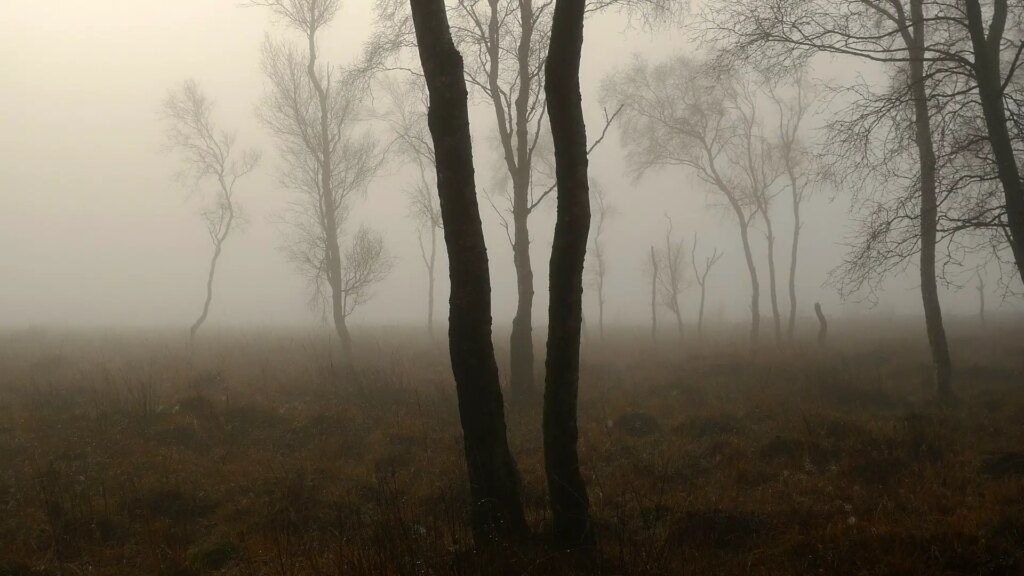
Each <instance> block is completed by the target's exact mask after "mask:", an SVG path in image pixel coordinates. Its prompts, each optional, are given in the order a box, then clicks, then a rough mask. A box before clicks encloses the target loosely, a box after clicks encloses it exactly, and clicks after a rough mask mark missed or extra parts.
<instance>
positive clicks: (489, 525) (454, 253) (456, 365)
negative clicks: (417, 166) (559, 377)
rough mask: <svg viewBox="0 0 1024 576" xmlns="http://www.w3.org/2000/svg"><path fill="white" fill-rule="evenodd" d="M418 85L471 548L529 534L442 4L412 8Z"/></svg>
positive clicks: (460, 92)
mask: <svg viewBox="0 0 1024 576" xmlns="http://www.w3.org/2000/svg"><path fill="white" fill-rule="evenodd" d="M410 5H411V7H412V15H413V24H414V26H415V28H416V40H417V46H418V50H419V56H420V62H421V64H422V67H423V74H424V78H425V80H426V83H427V89H428V92H429V94H430V105H429V112H428V116H427V119H428V125H429V128H430V133H431V136H432V139H433V142H434V151H435V155H436V159H437V161H436V164H437V191H438V197H439V199H440V204H441V217H442V220H443V222H444V238H445V245H446V247H447V250H448V262H449V275H450V279H451V299H450V301H449V304H450V309H449V327H448V340H449V349H450V354H451V362H452V371H453V373H454V376H455V384H456V392H457V395H458V399H459V416H460V420H461V423H462V430H463V445H464V449H465V455H466V465H467V470H468V472H469V485H470V494H471V496H472V499H473V511H472V522H473V530H474V536H475V538H476V539H477V543H478V544H480V543H483V542H486V541H488V540H490V539H492V538H494V537H497V538H502V539H513V540H515V539H521V538H524V537H525V536H526V534H527V532H528V529H527V526H526V520H525V517H524V515H523V508H522V503H521V501H520V495H519V477H518V472H517V469H516V464H515V461H514V460H513V458H512V453H511V451H510V450H509V446H508V438H507V436H506V426H505V408H504V403H503V400H502V394H501V388H500V386H499V381H498V366H497V363H496V362H495V359H494V345H493V343H492V341H491V285H490V274H489V272H488V266H487V247H486V245H485V243H484V235H483V227H482V225H481V221H480V209H479V205H478V203H477V196H476V182H475V175H474V171H473V161H472V159H473V148H472V141H471V139H470V131H469V109H468V103H467V98H468V92H467V89H466V80H465V76H464V73H463V61H462V55H461V54H459V51H458V50H457V49H456V48H455V44H454V43H453V42H452V37H451V30H450V28H449V26H448V17H447V14H446V12H445V4H444V1H443V0H410Z"/></svg>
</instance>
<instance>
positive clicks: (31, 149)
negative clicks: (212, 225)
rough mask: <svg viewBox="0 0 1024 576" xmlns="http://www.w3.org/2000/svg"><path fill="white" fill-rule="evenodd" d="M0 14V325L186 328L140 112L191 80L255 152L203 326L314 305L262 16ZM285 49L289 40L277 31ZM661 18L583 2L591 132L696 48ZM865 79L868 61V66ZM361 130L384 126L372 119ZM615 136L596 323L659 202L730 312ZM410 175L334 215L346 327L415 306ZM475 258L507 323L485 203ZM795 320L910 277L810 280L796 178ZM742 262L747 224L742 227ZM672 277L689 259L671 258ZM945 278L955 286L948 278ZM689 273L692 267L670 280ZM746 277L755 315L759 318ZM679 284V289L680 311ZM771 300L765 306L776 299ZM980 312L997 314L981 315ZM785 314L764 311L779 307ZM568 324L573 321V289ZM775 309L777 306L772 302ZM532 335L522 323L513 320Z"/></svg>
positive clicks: (270, 23)
mask: <svg viewBox="0 0 1024 576" xmlns="http://www.w3.org/2000/svg"><path fill="white" fill-rule="evenodd" d="M371 9H372V6H371V3H370V2H367V1H356V0H353V1H351V2H348V3H346V5H345V6H344V8H343V9H342V13H341V17H340V18H339V19H338V20H337V21H336V22H334V23H333V24H332V25H331V26H330V27H329V28H328V29H327V31H326V32H325V33H324V35H323V38H324V40H323V41H322V42H321V54H322V57H323V58H324V59H326V60H327V61H329V62H330V63H331V64H333V65H346V64H352V63H354V62H355V61H356V60H357V59H358V58H359V57H360V55H361V53H362V49H363V48H362V47H363V44H364V42H365V41H366V39H367V38H368V36H369V34H370V30H371V26H372V15H371ZM3 12H4V14H3V16H2V18H0V78H2V80H0V82H2V90H0V134H2V136H0V158H2V161H0V325H3V326H35V325H39V326H84V325H153V324H156V325H170V326H177V325H181V326H184V325H187V324H188V323H189V322H191V321H192V319H193V318H194V316H195V314H196V313H197V311H198V309H199V307H200V306H201V304H202V300H203V297H204V292H203V289H204V279H205V274H206V270H207V267H208V265H209V253H210V250H211V247H210V243H209V239H208V238H207V234H206V231H205V228H204V225H203V222H202V220H201V219H200V218H199V216H198V214H199V210H200V209H201V207H202V201H201V197H202V190H194V191H193V190H190V189H189V187H187V186H183V185H182V183H181V182H180V181H178V180H176V179H175V178H174V175H175V173H176V171H177V170H178V168H179V162H178V159H177V157H176V156H175V155H174V154H173V153H170V152H168V151H167V150H165V148H164V146H163V143H164V136H163V135H164V123H163V119H162V117H161V110H160V105H161V102H162V100H163V99H164V98H165V96H166V94H167V92H168V90H170V89H172V88H174V87H177V86H180V84H181V83H182V82H183V81H184V80H186V79H189V78H191V79H194V80H196V81H197V82H198V83H199V85H200V86H201V87H202V88H203V89H204V90H205V91H206V93H207V94H208V95H209V96H211V97H212V98H213V100H214V101H215V107H214V118H215V119H216V121H217V122H218V124H219V125H220V126H222V127H224V128H231V129H233V130H234V131H236V132H237V136H238V141H239V144H240V145H242V146H250V145H251V146H256V147H258V148H260V149H261V150H262V152H263V160H262V162H261V164H260V165H259V166H258V168H257V170H256V172H255V173H254V174H253V175H252V176H251V177H249V178H247V179H246V180H245V181H243V182H241V183H240V184H239V193H238V201H239V204H240V205H241V207H242V209H243V212H244V215H245V226H244V227H243V228H242V229H241V230H240V231H239V232H236V233H235V234H233V235H232V237H231V238H230V239H229V240H228V241H227V244H226V246H225V249H224V255H223V258H222V261H221V264H220V268H219V270H218V274H217V278H216V294H215V297H214V304H213V307H212V309H211V315H210V320H209V324H210V325H211V326H217V325H219V326H231V325H278V324H288V325H292V324H295V325H307V324H315V323H319V322H321V321H322V320H323V316H322V314H321V312H320V310H319V309H317V308H315V307H311V306H310V305H309V290H308V286H307V285H306V283H305V281H304V279H303V277H302V276H301V275H300V274H298V273H297V272H296V270H295V268H294V266H293V265H292V264H290V263H289V262H288V261H287V259H286V258H285V256H284V255H283V254H282V253H281V251H280V246H281V244H282V230H281V226H280V225H279V224H276V223H275V222H276V220H277V219H278V217H279V216H280V214H281V213H282V211H283V210H284V208H285V207H286V206H287V204H288V202H289V200H290V198H291V193H290V192H289V191H287V190H284V189H282V187H281V186H280V184H279V180H278V177H277V173H278V168H279V167H280V160H279V158H278V154H277V151H276V148H275V143H274V141H273V140H272V139H271V138H270V137H269V135H268V134H267V131H266V129H265V128H264V127H263V126H262V125H261V124H260V123H258V122H257V121H256V118H255V114H254V108H255V106H256V103H257V101H258V100H259V98H260V96H261V95H262V94H263V92H264V84H265V82H264V78H263V75H262V73H261V70H260V50H261V46H262V44H263V42H264V38H265V36H266V35H268V34H270V35H272V36H274V37H285V38H287V37H288V32H287V31H286V30H284V29H283V28H282V27H281V26H279V25H278V24H277V23H275V22H274V20H273V18H271V17H270V16H269V14H268V12H267V11H265V10H261V9H258V8H246V7H241V6H239V5H238V3H237V2H231V1H221V2H211V1H210V0H176V1H174V2H166V1H161V0H132V1H131V2H128V1H116V0H95V1H92V2H81V1H78V0H62V1H57V2H48V3H40V2H35V1H29V0H7V1H6V2H5V3H4V8H3ZM293 40H294V39H293ZM699 49H700V47H699V46H695V45H694V44H692V43H690V42H688V41H686V40H684V34H683V32H681V31H679V30H677V29H670V30H655V31H648V30H643V29H638V28H637V27H635V26H629V25H628V24H627V23H626V22H625V20H624V19H623V17H622V16H617V15H614V14H606V15H600V16H597V17H595V18H593V19H592V20H589V21H588V24H587V37H586V43H585V47H584V61H583V69H582V82H583V100H584V106H585V112H586V114H587V120H588V128H589V131H590V137H591V139H593V138H595V137H596V134H595V131H597V130H599V129H600V127H601V124H602V111H601V107H600V104H599V100H598V96H599V92H600V86H601V82H602V79H603V78H604V77H605V76H606V75H607V74H608V73H610V72H612V71H613V70H616V69H619V68H621V67H623V66H625V65H627V64H629V63H630V61H631V59H632V58H633V57H634V56H635V55H640V56H645V57H648V58H650V59H651V60H654V61H657V60H660V59H662V58H663V57H665V56H668V55H670V54H674V53H680V52H683V53H688V52H690V51H694V50H699ZM848 66H849V63H843V62H835V61H824V60H823V61H819V62H818V63H817V65H816V67H815V70H814V74H815V76H817V77H820V78H827V77H830V76H834V75H836V74H838V73H839V72H840V71H841V72H842V73H844V74H845V73H850V70H849V68H848ZM868 73H870V71H868ZM472 105H473V109H472V130H473V134H474V147H475V154H476V167H477V182H478V188H480V189H481V191H482V190H483V189H484V188H486V187H488V186H491V185H492V183H493V182H494V181H496V175H497V174H498V173H499V172H500V170H501V169H502V167H501V165H500V158H499V156H498V150H497V146H496V144H495V137H494V136H493V134H494V116H493V111H492V110H491V109H489V108H488V105H487V104H486V103H484V102H482V101H480V100H479V99H477V100H475V101H474V102H472ZM379 130H380V133H381V137H382V138H383V139H385V140H386V139H388V135H387V134H386V133H385V132H384V128H383V127H380V128H379ZM624 154H625V152H624V150H623V148H622V146H621V144H620V139H619V133H618V131H617V127H616V126H615V125H613V126H612V127H611V129H610V130H609V134H608V138H607V139H606V140H605V141H604V142H603V143H602V145H601V146H600V147H599V148H597V149H596V150H595V152H594V154H593V155H592V157H591V164H590V166H591V176H592V178H594V179H595V180H597V181H598V182H600V184H601V185H602V186H603V187H604V188H605V189H607V191H608V202H609V203H610V204H612V205H614V206H615V207H616V208H617V214H616V215H615V217H614V218H613V219H611V220H609V222H608V225H607V232H606V237H605V242H606V245H607V251H608V260H609V271H608V278H607V283H608V285H607V288H606V292H607V295H606V300H607V304H606V316H607V322H609V323H611V324H644V323H646V322H647V319H648V315H649V308H648V306H649V299H648V298H649V297H648V294H649V285H648V279H647V277H646V276H645V274H644V269H643V260H644V258H645V255H646V251H647V250H648V247H649V246H650V245H651V244H652V243H659V245H660V243H661V242H662V241H663V233H664V225H665V218H664V215H666V214H667V215H669V216H671V218H672V219H673V221H674V225H675V228H676V230H677V231H678V232H679V233H680V234H681V236H682V237H683V238H684V239H685V240H686V242H687V245H686V250H685V252H686V254H687V255H688V254H689V242H690V241H691V239H692V237H693V235H694V234H695V233H696V234H698V235H699V243H700V252H701V253H704V252H705V250H707V251H710V250H711V249H712V248H713V247H717V248H718V249H719V250H721V251H723V252H724V253H725V256H724V258H723V260H722V262H721V264H720V266H719V267H718V268H716V270H715V272H714V274H713V276H712V279H711V282H712V288H711V291H710V296H709V301H708V305H707V306H708V307H707V317H708V319H709V321H711V322H714V321H730V322H731V321H736V322H742V321H744V320H745V319H746V318H747V315H748V314H749V312H748V294H749V284H748V279H747V276H746V270H745V267H744V262H743V252H742V249H741V247H740V244H739V239H738V237H737V234H736V231H735V224H734V222H733V221H732V220H731V216H730V214H728V213H727V212H725V211H724V210H722V209H721V208H713V207H712V206H710V205H709V202H708V200H709V193H708V189H707V186H706V185H705V184H703V183H701V182H700V181H699V180H698V179H697V178H695V177H694V176H693V175H692V174H691V173H689V172H688V171H687V170H685V169H682V168H671V169H664V170H658V171H655V172H652V173H651V174H649V175H648V176H646V177H644V178H642V179H640V180H637V181H634V180H633V179H632V178H631V177H630V175H629V174H628V171H627V168H626V165H625V162H624V160H623V157H624ZM412 180H413V173H412V170H411V169H409V168H408V167H403V166H401V165H400V163H397V162H395V163H392V164H391V165H389V166H388V168H387V169H385V171H384V172H383V173H382V174H381V175H380V176H379V177H378V178H376V179H375V180H374V181H373V183H372V184H371V185H370V188H369V191H368V194H367V196H366V198H365V200H362V201H358V202H356V203H355V205H354V213H353V216H352V219H351V222H352V223H354V224H358V223H367V224H369V225H371V226H373V227H374V228H376V229H378V230H380V231H382V232H383V234H384V236H385V238H386V242H387V245H388V247H389V249H390V250H391V252H392V254H393V255H394V256H395V258H396V265H395V267H394V270H393V272H392V273H391V274H390V276H389V277H388V278H387V279H386V280H385V281H384V282H383V283H382V284H381V285H380V286H379V287H378V288H377V289H376V290H375V293H374V297H373V298H372V299H371V300H370V301H369V302H368V303H367V304H366V305H365V306H363V307H361V308H360V309H359V310H358V311H357V312H356V313H355V314H354V315H353V317H352V319H351V321H352V322H353V323H354V324H356V325H371V324H387V325H398V324H400V325H419V324H421V323H422V322H423V321H424V318H425V306H426V295H425V288H424V286H425V285H426V281H425V271H424V268H423V265H422V263H421V260H420V253H419V246H418V244H417V231H416V228H415V225H414V224H413V222H412V221H411V220H410V219H409V217H408V207H407V199H406V194H405V191H406V190H407V189H408V187H409V185H410V182H412ZM552 200H553V198H549V200H548V201H547V202H546V206H545V207H543V208H541V209H540V210H539V214H536V215H535V216H534V217H533V218H531V224H530V227H531V233H532V237H533V247H532V249H533V257H534V270H535V274H536V278H535V286H536V294H537V298H536V301H535V315H536V318H537V320H536V323H537V325H538V326H542V325H544V324H545V322H546V321H545V320H544V313H543V311H545V310H546V309H547V300H546V291H547V290H546V287H547V266H548V264H547V261H548V255H549V252H550V243H551V237H552V229H553V221H554V218H553V216H554V203H553V201H552ZM784 208H785V207H784V206H782V207H781V208H780V209H778V212H779V214H778V215H777V216H776V218H777V224H776V226H777V228H778V235H779V239H778V242H779V250H778V252H779V254H778V256H777V258H779V269H780V280H779V282H780V290H781V289H782V287H784V285H785V284H784V282H785V275H784V273H783V272H784V271H785V270H787V269H788V242H789V237H790V234H791V223H790V220H789V219H788V212H787V211H786V210H785V209H784ZM481 212H482V216H483V219H484V228H485V233H486V235H487V242H488V252H489V256H490V265H491V271H492V283H493V294H494V317H495V321H496V323H497V324H498V325H506V324H507V323H508V322H510V320H511V318H512V315H513V313H514V311H515V298H516V288H515V276H514V273H513V267H512V251H511V248H510V245H509V242H508V239H507V238H506V236H505V232H504V231H503V229H502V228H501V226H500V222H499V219H498V218H497V216H496V215H495V213H494V210H492V209H491V208H490V206H489V205H488V204H487V203H486V202H483V201H481ZM804 212H805V213H804V221H805V227H804V228H803V232H802V233H803V238H804V243H803V245H802V247H801V270H800V275H799V277H798V293H799V295H800V299H801V307H800V311H799V316H800V318H801V319H804V320H807V321H808V322H809V321H811V320H810V319H811V318H812V308H811V306H812V304H813V302H816V301H819V302H821V303H822V305H823V307H824V308H825V310H826V311H828V312H829V313H830V314H835V315H843V314H877V315H884V316H892V315H914V316H917V315H919V314H920V311H921V303H920V295H919V292H918V290H917V282H916V279H915V278H916V274H917V272H916V269H914V268H913V267H911V268H909V270H908V271H907V272H906V273H905V274H897V275H896V276H895V277H893V278H891V279H889V280H888V281H887V282H886V283H885V285H884V286H885V290H884V291H883V292H881V293H880V294H878V303H877V305H872V304H870V303H867V302H860V301H857V300H856V299H853V300H849V301H847V302H841V301H840V298H839V296H838V295H837V294H836V291H835V289H834V288H832V287H829V286H826V285H825V281H826V278H827V275H828V272H829V271H830V270H831V269H833V268H834V267H835V266H836V265H837V264H839V263H840V261H841V259H842V257H843V254H844V252H845V251H846V249H847V248H846V246H845V240H846V238H847V237H848V236H849V234H850V227H851V226H852V225H853V224H854V222H853V221H852V220H851V210H850V198H849V195H848V194H846V193H845V192H844V191H843V190H834V189H830V188H828V187H821V186H820V187H818V189H817V190H815V192H814V195H813V197H812V198H811V199H810V200H809V201H808V203H807V204H806V207H805V211H804ZM754 242H755V246H757V250H758V254H759V255H760V254H761V251H762V250H763V245H764V242H763V237H762V236H761V234H760V232H756V233H755V236H754ZM439 269H440V272H439V275H438V277H439V282H438V286H439V293H438V304H437V312H436V314H437V316H438V318H442V319H443V318H445V317H446V304H445V302H446V300H447V288H446V286H447V279H446V276H447V272H446V262H444V261H443V260H442V263H441V265H440V267H439ZM687 270H689V267H688V264H687ZM990 273H991V275H992V276H991V282H990V285H991V286H993V288H991V290H992V292H991V298H990V306H991V308H990V310H992V313H993V314H997V313H1003V312H1008V311H1010V310H1019V309H1020V308H1021V306H1020V303H1019V300H1014V299H1012V298H1011V299H1007V300H1000V298H999V293H998V291H997V288H995V285H996V281H995V278H996V271H995V270H991V271H990ZM966 281H968V282H969V281H970V277H969V276H968V277H967V280H966ZM688 282H689V283H690V284H692V275H691V276H690V277H689V278H688ZM766 286H767V284H766V281H765V280H763V281H762V314H765V313H770V312H769V308H768V301H767V289H766ZM697 294H698V292H697V291H696V287H695V286H691V287H690V289H689V290H688V291H687V292H685V294H684V305H683V306H684V316H685V319H686V321H687V322H692V321H693V317H694V315H695V313H696V312H695V309H696V308H695V307H696V298H697ZM941 298H942V302H943V307H944V312H946V313H947V314H949V315H953V316H957V315H970V314H974V313H975V311H976V309H977V294H976V292H975V290H974V287H973V284H972V285H970V286H967V288H966V289H963V290H953V289H950V288H943V291H942V293H941ZM780 302H781V303H783V304H784V303H785V299H784V298H782V297H781V294H780ZM996 307H998V309H996ZM783 308H785V306H783ZM585 310H586V314H587V316H588V317H590V316H592V315H594V314H595V312H594V300H593V296H592V294H590V293H588V294H587V295H586V296H585ZM784 313H785V311H784ZM535 335H536V332H535Z"/></svg>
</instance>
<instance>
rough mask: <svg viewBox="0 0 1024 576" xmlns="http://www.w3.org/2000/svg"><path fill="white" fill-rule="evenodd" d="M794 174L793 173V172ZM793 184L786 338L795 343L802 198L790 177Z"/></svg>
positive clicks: (791, 178)
mask: <svg viewBox="0 0 1024 576" xmlns="http://www.w3.org/2000/svg"><path fill="white" fill-rule="evenodd" d="M791 174H792V172H791ZM790 180H791V181H792V183H793V245H792V246H791V247H790V252H789V324H788V326H787V327H786V337H787V338H788V339H789V341H790V342H792V341H793V336H794V333H795V332H796V306H797V304H796V261H797V256H798V252H799V250H800V226H801V224H800V196H799V193H798V192H797V183H796V179H794V178H793V177H792V175H791V176H790Z"/></svg>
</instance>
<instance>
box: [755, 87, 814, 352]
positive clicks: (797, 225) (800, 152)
mask: <svg viewBox="0 0 1024 576" xmlns="http://www.w3.org/2000/svg"><path fill="white" fill-rule="evenodd" d="M766 87H767V91H768V94H769V96H770V97H771V100H772V102H774V103H775V106H776V108H778V142H779V153H780V155H781V157H782V158H781V160H782V165H783V167H784V169H785V173H786V179H787V180H788V184H789V191H790V200H791V206H792V208H793V242H792V244H791V245H790V254H789V321H788V324H787V326H786V337H787V338H788V339H789V340H790V341H792V340H793V333H794V330H795V328H796V311H797V297H796V271H797V259H798V256H799V251H800V229H801V228H802V227H803V222H802V220H801V214H800V208H801V206H802V205H803V203H804V202H805V201H806V200H807V197H808V195H809V193H810V187H811V184H812V183H813V180H814V178H813V168H812V166H811V163H812V162H813V155H812V153H811V151H810V150H809V147H808V146H807V145H806V143H805V141H804V138H802V136H801V130H802V129H803V127H804V121H805V120H806V118H807V115H808V114H809V113H810V109H811V106H812V105H813V104H814V103H815V102H816V100H817V98H818V93H817V92H815V91H814V89H813V88H812V87H811V86H810V83H809V82H808V81H807V78H806V72H805V70H804V68H798V69H797V70H796V71H794V72H793V73H792V74H789V75H786V76H784V77H783V78H782V79H777V80H774V81H772V80H769V81H768V82H767V83H766ZM787 92H788V93H789V94H788V95H787Z"/></svg>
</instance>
